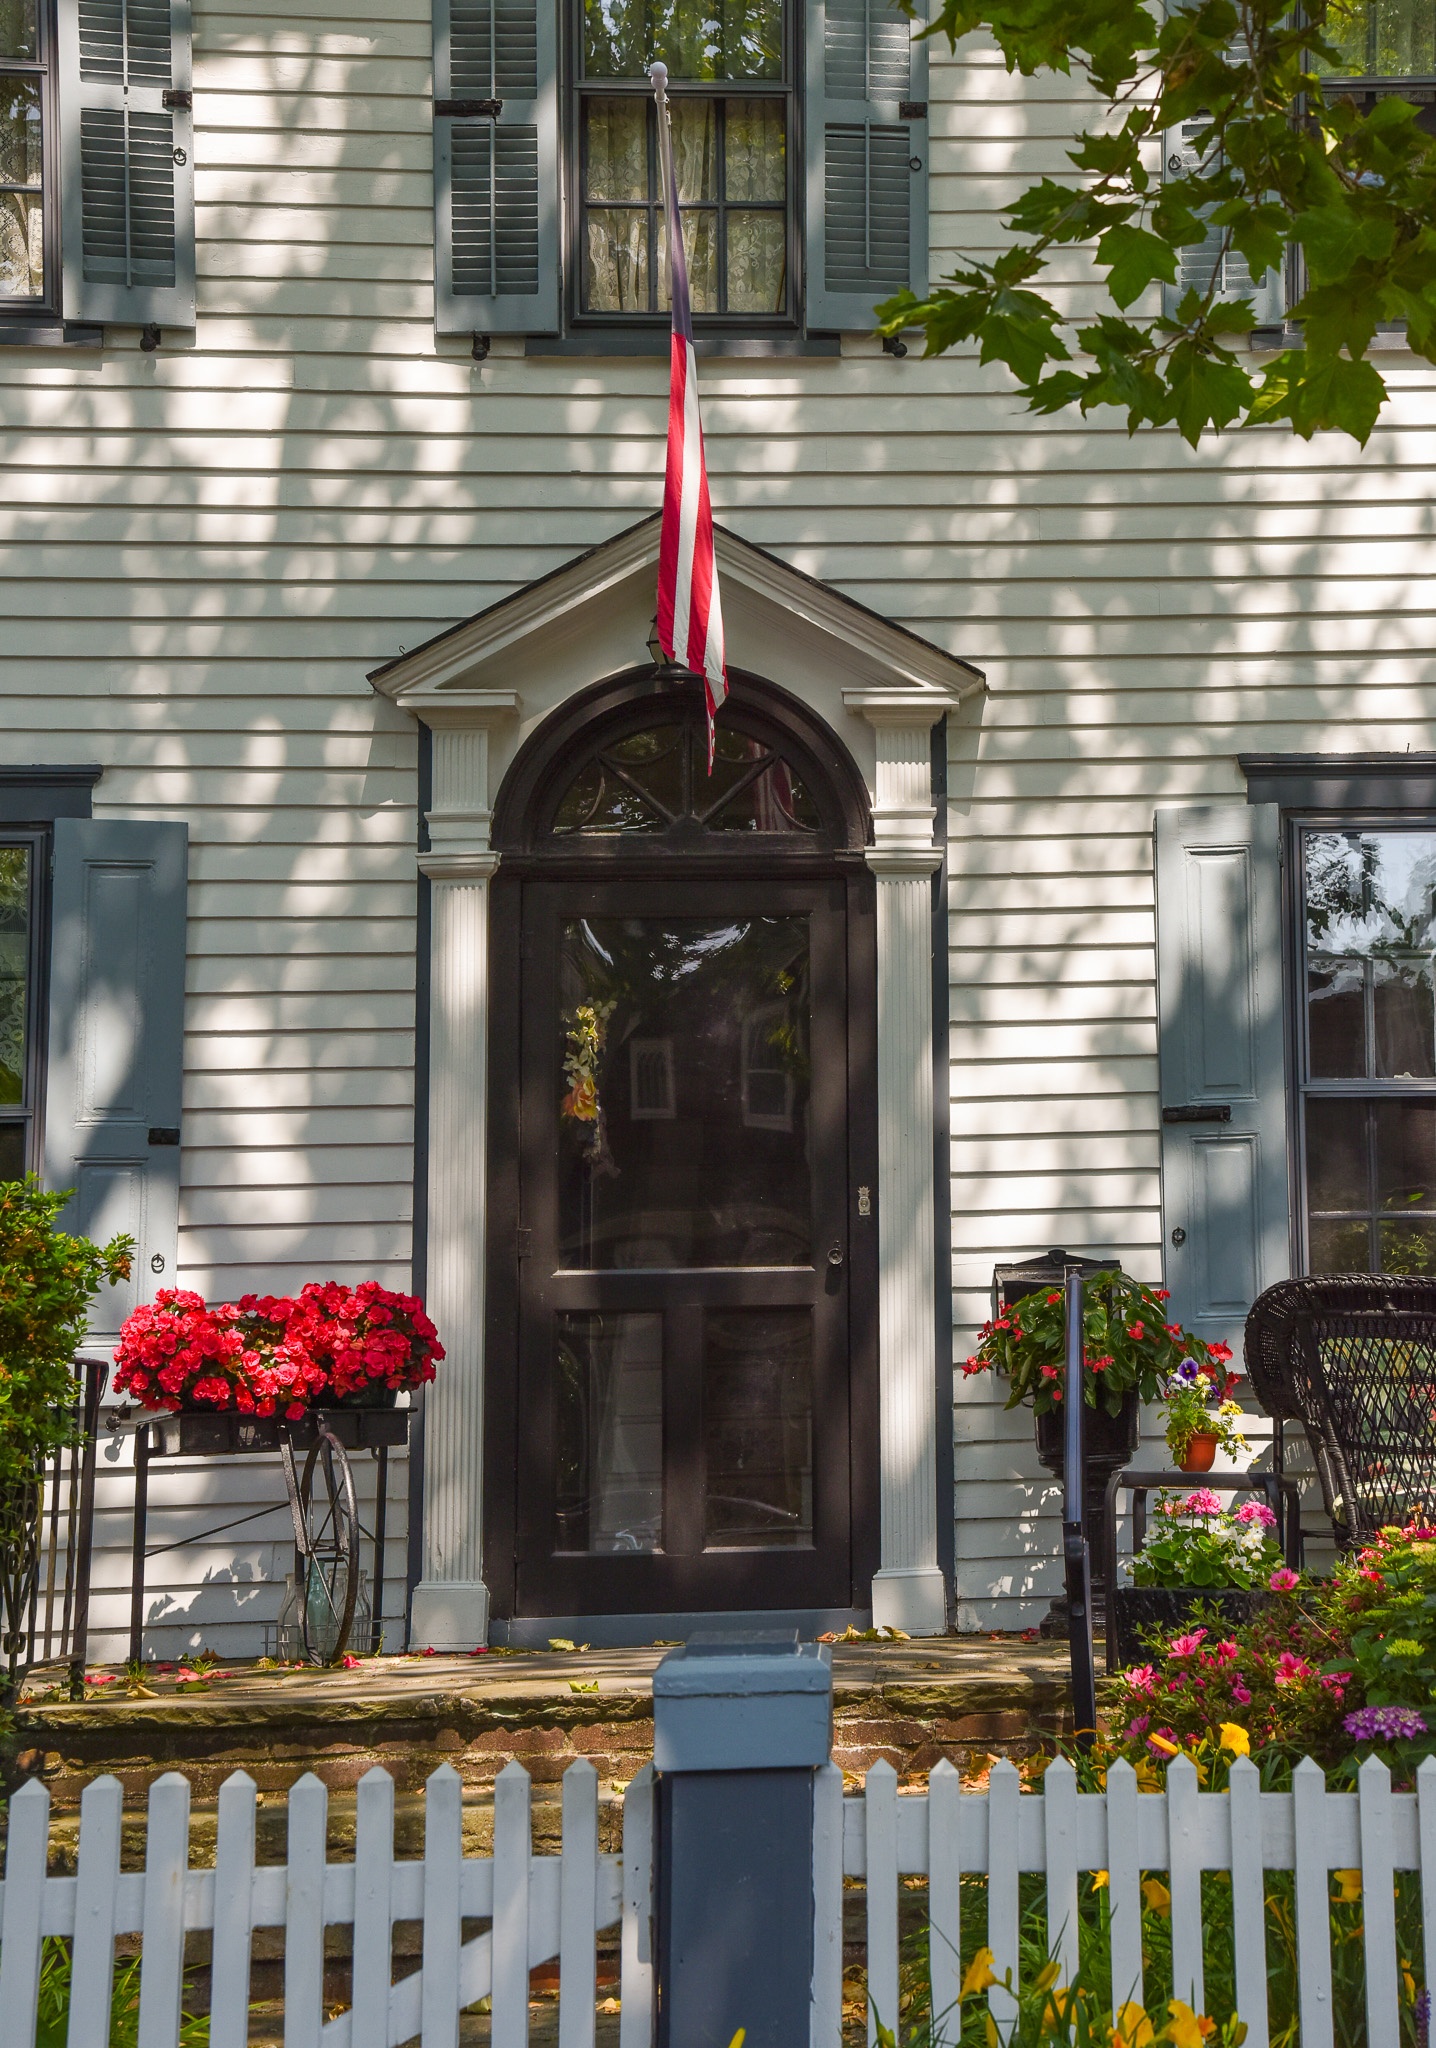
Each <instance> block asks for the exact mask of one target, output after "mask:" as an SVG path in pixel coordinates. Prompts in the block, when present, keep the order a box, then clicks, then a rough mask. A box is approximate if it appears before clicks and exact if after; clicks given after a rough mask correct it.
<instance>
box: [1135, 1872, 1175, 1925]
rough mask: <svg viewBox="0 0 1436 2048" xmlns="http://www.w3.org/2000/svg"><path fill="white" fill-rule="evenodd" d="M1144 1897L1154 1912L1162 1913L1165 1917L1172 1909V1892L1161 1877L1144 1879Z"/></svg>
mask: <svg viewBox="0 0 1436 2048" xmlns="http://www.w3.org/2000/svg"><path fill="white" fill-rule="evenodd" d="M1142 1897H1143V1898H1144V1899H1145V1900H1146V1901H1147V1904H1148V1905H1149V1906H1150V1907H1151V1909H1152V1911H1153V1912H1154V1913H1160V1914H1162V1915H1163V1917H1164V1918H1165V1916H1166V1915H1167V1914H1168V1913H1170V1912H1171V1910H1172V1894H1171V1893H1170V1892H1169V1891H1168V1890H1167V1887H1166V1886H1165V1885H1164V1884H1163V1883H1162V1880H1161V1878H1159V1877H1144V1878H1143V1879H1142Z"/></svg>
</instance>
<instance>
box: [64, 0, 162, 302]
mask: <svg viewBox="0 0 1436 2048" xmlns="http://www.w3.org/2000/svg"><path fill="white" fill-rule="evenodd" d="M59 32H60V33H59V66H58V70H59V85H60V219H61V231H60V241H61V258H62V260H61V272H62V283H63V293H64V300H63V309H64V314H65V317H66V319H67V320H101V321H112V322H117V323H120V324H122V325H129V326H146V325H149V324H151V323H153V324H156V325H158V326H159V327H161V328H164V327H193V326H194V318H195V306H194V116H193V114H192V113H191V112H190V100H191V70H190V0H59Z"/></svg>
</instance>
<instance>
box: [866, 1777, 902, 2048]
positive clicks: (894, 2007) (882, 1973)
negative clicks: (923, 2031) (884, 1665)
mask: <svg viewBox="0 0 1436 2048" xmlns="http://www.w3.org/2000/svg"><path fill="white" fill-rule="evenodd" d="M897 1807H898V1797H897V1772H896V1771H895V1770H894V1769H893V1767H892V1765H891V1764H890V1763H888V1762H887V1760H886V1758H882V1757H880V1758H879V1759H878V1761H877V1762H876V1763H875V1764H874V1765H873V1767H872V1769H871V1770H870V1771H869V1772H868V1774H867V1779H866V1781H865V1785H864V1798H863V1836H864V1842H863V1849H864V1856H865V1860H866V1863H867V1871H868V1885H867V1932H868V2048H873V2044H874V2043H875V2041H876V2040H877V2026H878V2021H879V2020H881V2021H882V2022H883V2024H884V2025H885V2026H887V2027H890V2028H892V2029H894V2030H896V2028H897V2024H898V1899H897V1884H898V1814H897Z"/></svg>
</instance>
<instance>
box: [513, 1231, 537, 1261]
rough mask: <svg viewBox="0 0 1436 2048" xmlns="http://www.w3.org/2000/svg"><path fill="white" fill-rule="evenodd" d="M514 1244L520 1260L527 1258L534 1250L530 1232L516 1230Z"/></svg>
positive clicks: (532, 1235) (532, 1237)
mask: <svg viewBox="0 0 1436 2048" xmlns="http://www.w3.org/2000/svg"><path fill="white" fill-rule="evenodd" d="M514 1244H515V1249H516V1251H517V1253H518V1256H519V1257H520V1258H521V1259H526V1258H528V1257H529V1256H530V1255H531V1253H532V1251H533V1248H534V1234H533V1232H532V1231H531V1230H516V1231H515V1232H514Z"/></svg>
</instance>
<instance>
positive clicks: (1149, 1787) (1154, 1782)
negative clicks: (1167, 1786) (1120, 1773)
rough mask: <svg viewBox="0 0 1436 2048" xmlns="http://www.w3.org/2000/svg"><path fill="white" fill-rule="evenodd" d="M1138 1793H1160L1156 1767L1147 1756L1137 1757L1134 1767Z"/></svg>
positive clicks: (1159, 1781)
mask: <svg viewBox="0 0 1436 2048" xmlns="http://www.w3.org/2000/svg"><path fill="white" fill-rule="evenodd" d="M1134 1769H1135V1771H1136V1776H1137V1790H1138V1791H1139V1792H1160V1791H1161V1789H1162V1781H1161V1779H1160V1778H1159V1777H1158V1776H1157V1767H1156V1765H1155V1764H1154V1763H1153V1762H1152V1759H1151V1758H1150V1757H1149V1756H1143V1757H1139V1758H1138V1759H1137V1762H1136V1764H1135V1766H1134Z"/></svg>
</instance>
